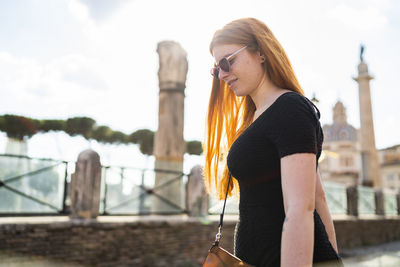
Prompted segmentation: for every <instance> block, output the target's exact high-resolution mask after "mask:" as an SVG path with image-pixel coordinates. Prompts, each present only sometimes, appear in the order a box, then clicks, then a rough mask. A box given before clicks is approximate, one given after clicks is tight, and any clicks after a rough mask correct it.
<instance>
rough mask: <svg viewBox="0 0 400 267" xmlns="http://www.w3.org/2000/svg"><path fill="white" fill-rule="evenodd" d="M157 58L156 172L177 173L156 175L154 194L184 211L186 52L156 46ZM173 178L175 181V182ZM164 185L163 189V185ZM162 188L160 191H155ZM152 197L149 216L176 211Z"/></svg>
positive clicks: (167, 43)
mask: <svg viewBox="0 0 400 267" xmlns="http://www.w3.org/2000/svg"><path fill="white" fill-rule="evenodd" d="M157 53H158V55H159V71H158V79H159V88H160V91H159V110H158V129H157V132H156V133H155V138H154V156H155V169H162V170H169V171H176V172H177V173H168V172H159V171H157V172H156V174H155V184H154V187H155V189H154V193H155V194H157V195H159V196H161V197H162V198H165V199H167V200H168V201H169V202H171V203H174V204H175V205H176V206H180V207H184V198H183V192H184V188H183V183H182V178H178V177H179V176H181V175H179V172H182V171H183V155H184V153H185V150H186V146H185V140H184V138H183V123H184V99H185V93H184V90H185V87H186V85H185V83H186V75H187V71H188V62H187V59H186V56H187V54H186V52H185V51H184V50H183V48H182V47H181V46H180V45H179V44H178V43H177V42H174V41H163V42H160V43H158V47H157ZM175 178H176V179H175ZM165 183H168V184H166V185H165V186H163V184H165ZM159 186H161V187H160V188H157V187H159ZM162 198H160V197H156V196H153V199H152V203H153V204H152V212H156V213H159V212H174V211H177V210H179V208H178V207H176V206H174V205H171V203H168V201H164V200H162Z"/></svg>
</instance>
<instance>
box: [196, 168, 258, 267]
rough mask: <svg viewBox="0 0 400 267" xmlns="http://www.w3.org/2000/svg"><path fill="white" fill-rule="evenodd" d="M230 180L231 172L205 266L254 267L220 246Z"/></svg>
mask: <svg viewBox="0 0 400 267" xmlns="http://www.w3.org/2000/svg"><path fill="white" fill-rule="evenodd" d="M230 182H231V174H229V180H228V188H227V189H226V195H225V201H224V207H223V208H222V213H221V215H220V219H219V225H218V233H217V235H216V238H215V241H214V243H213V245H212V246H211V248H210V249H209V250H208V255H207V257H206V259H205V261H204V263H203V267H239V266H241V267H254V266H253V265H250V264H248V263H245V262H243V261H242V260H241V259H239V258H238V257H236V256H235V255H232V254H231V253H229V252H228V251H226V250H225V249H223V248H221V247H220V246H219V240H220V239H221V237H222V234H221V228H222V222H223V219H224V212H225V204H226V197H227V196H228V189H229V184H230Z"/></svg>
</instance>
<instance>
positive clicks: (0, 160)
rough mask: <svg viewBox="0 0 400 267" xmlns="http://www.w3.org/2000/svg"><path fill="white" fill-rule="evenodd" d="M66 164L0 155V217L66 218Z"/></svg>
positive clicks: (67, 176) (64, 162)
mask: <svg viewBox="0 0 400 267" xmlns="http://www.w3.org/2000/svg"><path fill="white" fill-rule="evenodd" d="M68 166H69V163H68V162H67V161H61V160H54V159H44V158H31V157H28V156H20V155H12V154H0V215H2V216H28V215H64V214H67V213H68V211H67V205H66V202H67V201H66V200H67V199H66V198H67V184H68V181H67V179H68V178H69V175H70V174H69V172H68Z"/></svg>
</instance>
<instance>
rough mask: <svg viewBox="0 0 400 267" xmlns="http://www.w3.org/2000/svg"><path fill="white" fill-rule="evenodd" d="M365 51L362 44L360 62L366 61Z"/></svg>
mask: <svg viewBox="0 0 400 267" xmlns="http://www.w3.org/2000/svg"><path fill="white" fill-rule="evenodd" d="M364 49H365V47H364V45H363V44H361V45H360V61H361V62H363V61H364V58H363V54H364Z"/></svg>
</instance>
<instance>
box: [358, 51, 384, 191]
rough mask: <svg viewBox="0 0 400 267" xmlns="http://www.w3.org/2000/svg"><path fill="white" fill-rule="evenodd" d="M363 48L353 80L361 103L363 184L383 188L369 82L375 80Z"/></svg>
mask: <svg viewBox="0 0 400 267" xmlns="http://www.w3.org/2000/svg"><path fill="white" fill-rule="evenodd" d="M363 51H364V48H363V47H362V48H361V54H360V60H361V62H360V64H359V65H358V76H357V77H354V78H353V79H354V80H355V81H357V83H358V88H359V90H358V96H359V101H360V133H361V161H362V184H363V185H365V186H374V187H375V188H380V187H382V178H381V174H380V169H379V161H378V153H377V151H376V147H375V133H374V121H373V116H372V105H371V92H370V86H369V81H370V80H372V79H373V77H372V76H371V75H369V73H368V66H367V64H366V63H365V62H364V60H363V57H362V53H363Z"/></svg>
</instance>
